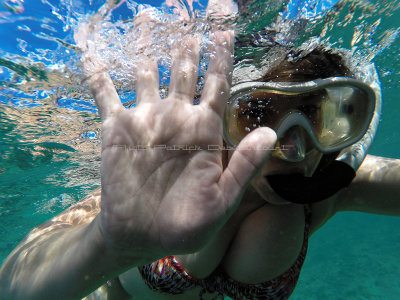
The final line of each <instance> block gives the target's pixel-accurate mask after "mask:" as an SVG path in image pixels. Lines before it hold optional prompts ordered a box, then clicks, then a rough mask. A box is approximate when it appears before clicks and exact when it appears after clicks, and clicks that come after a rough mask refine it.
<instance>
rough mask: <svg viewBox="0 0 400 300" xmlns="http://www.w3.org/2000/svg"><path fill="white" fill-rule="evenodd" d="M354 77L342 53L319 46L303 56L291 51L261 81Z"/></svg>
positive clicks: (299, 80)
mask: <svg viewBox="0 0 400 300" xmlns="http://www.w3.org/2000/svg"><path fill="white" fill-rule="evenodd" d="M334 76H339V77H353V73H352V72H351V71H350V70H349V68H348V67H347V66H346V65H345V63H344V61H343V58H342V56H341V55H340V54H338V53H334V52H332V50H327V49H324V48H323V47H318V48H316V49H314V50H313V51H311V52H310V53H308V54H307V55H305V56H302V52H301V51H300V52H299V51H297V52H295V51H291V52H289V53H288V55H287V56H286V58H285V59H284V60H283V61H282V63H280V64H279V65H277V66H275V67H274V68H272V69H270V70H269V71H268V72H267V73H266V74H265V75H264V76H263V77H262V78H260V79H259V81H265V82H268V81H279V82H303V81H310V80H314V79H319V78H321V79H322V78H327V77H334Z"/></svg>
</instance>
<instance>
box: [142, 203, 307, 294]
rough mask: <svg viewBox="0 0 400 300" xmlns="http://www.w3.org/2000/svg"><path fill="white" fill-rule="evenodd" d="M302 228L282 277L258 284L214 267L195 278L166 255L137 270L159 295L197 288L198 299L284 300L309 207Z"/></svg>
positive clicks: (294, 276) (295, 271)
mask: <svg viewBox="0 0 400 300" xmlns="http://www.w3.org/2000/svg"><path fill="white" fill-rule="evenodd" d="M304 211H305V226H304V239H303V245H302V248H301V251H300V254H299V256H298V257H297V259H296V261H295V262H294V264H293V265H292V266H291V267H290V268H289V269H288V270H287V271H286V272H284V273H283V274H282V275H280V276H279V277H276V278H274V279H272V280H269V281H266V282H262V283H259V284H245V283H241V282H238V281H235V280H233V279H231V278H229V277H228V276H227V275H226V274H225V273H224V271H223V270H221V269H220V268H218V269H217V270H216V271H214V272H213V273H212V274H211V275H210V276H209V277H207V278H205V279H197V278H194V277H193V276H191V275H190V274H188V273H187V272H186V271H185V269H184V268H183V267H182V266H181V265H180V264H179V263H178V261H177V260H176V259H175V257H174V256H168V257H165V258H162V259H160V260H158V261H155V262H153V263H151V264H149V265H145V266H142V267H139V272H140V274H141V275H142V277H143V279H144V281H145V282H146V284H147V286H148V287H149V288H150V289H151V290H153V291H157V292H160V293H168V294H182V293H184V292H185V291H186V290H190V289H193V288H195V287H200V288H201V289H202V290H201V292H200V299H202V295H203V294H204V293H218V297H219V298H220V299H224V295H226V296H229V297H230V298H232V299H235V300H236V299H238V300H239V299H260V300H261V299H264V300H277V299H279V300H282V299H288V298H289V297H290V295H291V294H292V293H293V290H294V288H295V286H296V284H297V281H298V278H299V275H300V270H301V268H302V266H303V262H304V259H305V256H306V253H307V247H308V237H309V233H310V224H311V207H310V206H308V205H305V206H304Z"/></svg>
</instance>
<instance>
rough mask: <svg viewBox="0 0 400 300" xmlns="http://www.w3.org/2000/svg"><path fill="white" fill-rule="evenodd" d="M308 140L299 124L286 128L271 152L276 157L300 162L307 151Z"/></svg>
mask: <svg viewBox="0 0 400 300" xmlns="http://www.w3.org/2000/svg"><path fill="white" fill-rule="evenodd" d="M309 145H310V141H309V139H308V138H307V133H306V132H305V130H304V129H302V128H301V127H299V126H295V127H292V128H290V129H288V130H287V131H286V132H285V133H284V134H283V135H282V137H280V138H279V140H278V142H277V149H276V150H275V151H274V152H273V153H272V155H273V156H274V157H276V158H279V159H282V160H285V161H289V162H300V161H302V160H303V159H304V158H305V157H306V155H307V152H308V150H309V149H308V148H309Z"/></svg>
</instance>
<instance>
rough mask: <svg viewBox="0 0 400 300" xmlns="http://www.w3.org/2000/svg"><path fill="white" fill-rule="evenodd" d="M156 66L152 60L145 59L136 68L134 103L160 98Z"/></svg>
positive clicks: (153, 100)
mask: <svg viewBox="0 0 400 300" xmlns="http://www.w3.org/2000/svg"><path fill="white" fill-rule="evenodd" d="M158 77H159V76H158V66H157V63H156V62H155V61H154V60H151V59H145V60H143V61H142V63H141V64H140V65H139V66H137V69H136V82H135V86H136V103H137V104H139V103H141V102H155V101H159V100H160V93H159V78H158Z"/></svg>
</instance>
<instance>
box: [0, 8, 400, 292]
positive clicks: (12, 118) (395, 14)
mask: <svg viewBox="0 0 400 300" xmlns="http://www.w3.org/2000/svg"><path fill="white" fill-rule="evenodd" d="M239 2H240V3H243V2H246V1H239ZM168 3H169V4H170V5H166V4H165V3H164V2H163V1H155V0H152V1H150V0H149V1H138V2H134V1H131V0H127V1H119V0H112V1H105V0H85V1H83V0H82V1H81V0H59V1H56V0H0V41H1V42H0V45H1V47H0V84H1V90H0V225H1V226H0V235H1V240H0V262H1V261H2V260H3V259H4V258H5V257H6V256H7V255H8V253H9V252H10V251H11V250H12V249H13V248H14V247H15V246H16V244H17V243H18V242H19V241H20V240H21V239H22V237H23V236H24V235H25V234H26V233H27V232H28V231H29V229H30V228H32V227H33V226H35V225H38V224H39V223H41V222H43V221H45V220H47V219H49V218H50V217H51V216H53V215H54V214H56V213H58V212H60V211H61V210H63V209H64V208H65V207H68V206H69V205H70V204H71V203H74V202H76V201H78V200H79V199H80V198H81V197H83V196H84V195H86V194H87V193H88V192H89V191H90V190H92V189H94V188H95V187H97V186H98V185H99V163H100V159H99V148H100V147H99V146H100V141H99V136H100V120H99V118H98V116H97V114H96V112H97V110H96V108H95V105H94V102H93V100H92V98H91V96H90V94H89V92H88V89H87V86H86V83H85V75H84V74H83V72H82V70H81V57H82V55H84V50H85V49H84V47H89V48H90V47H92V48H91V49H95V50H96V51H97V52H98V53H99V56H100V57H101V59H102V63H103V64H104V65H105V66H107V69H108V71H109V72H110V73H111V75H112V78H113V80H114V82H115V84H116V86H117V89H118V92H119V94H120V96H121V99H122V101H123V102H126V103H128V104H131V101H133V100H134V97H135V94H134V85H133V84H132V82H133V79H134V72H133V71H132V70H133V68H134V66H135V65H136V63H137V59H138V57H140V55H147V56H151V57H153V58H155V59H157V60H158V61H159V64H160V75H161V83H162V84H167V83H168V76H169V65H170V54H171V51H172V50H171V49H173V47H174V45H176V44H177V43H179V42H180V41H181V40H182V39H183V38H184V37H185V36H187V35H196V36H198V37H200V38H201V39H202V59H201V72H202V73H204V70H205V69H206V67H207V59H208V57H207V52H206V49H207V46H208V44H209V40H208V32H209V31H210V29H211V28H213V27H216V26H234V27H235V30H236V33H237V36H238V39H237V47H236V50H235V51H236V70H237V71H238V70H246V72H247V71H248V73H246V74H250V75H249V76H250V78H251V76H253V77H257V76H258V72H261V71H260V70H265V69H266V68H268V66H269V65H271V64H273V63H274V59H276V58H277V57H279V56H280V55H282V53H284V52H285V51H287V49H289V48H291V47H300V46H302V47H305V46H304V45H308V44H311V43H316V42H318V43H321V42H325V43H329V44H330V45H331V46H332V47H334V48H345V49H348V50H350V51H351V52H352V54H353V57H354V58H355V61H364V62H373V63H375V64H376V67H377V70H378V72H379V74H380V79H381V83H382V92H383V101H384V104H383V114H382V121H381V125H380V129H379V131H378V135H377V137H376V140H375V144H374V146H373V148H372V150H371V151H372V153H373V154H376V155H382V156H389V157H395V158H400V146H399V145H400V133H399V131H398V128H399V126H400V118H398V113H399V98H398V95H399V94H400V51H399V48H400V38H399V32H400V2H399V1H397V0H392V1H378V0H371V1H366V0H364V1H335V0H322V1H305V0H304V1H303V0H300V1H280V0H274V1H255V0H252V1H247V2H246V5H244V6H242V7H240V14H239V15H238V16H236V18H235V19H229V18H227V19H223V20H216V19H215V18H213V16H209V17H207V16H206V14H205V7H206V5H207V1H203V0H201V1H168ZM144 11H146V15H147V16H151V17H150V20H148V19H147V20H146V21H148V22H147V23H145V22H139V21H138V20H140V19H139V18H138V17H137V16H138V15H140V14H142V13H143V12H144ZM85 26H86V27H85ZM82 28H90V30H89V31H85V32H83V31H82ZM146 30H147V31H146ZM143 32H151V35H146V36H145V35H143V34H142V33H143ZM149 37H151V38H149ZM271 46H276V47H271ZM93 47H94V48H93ZM240 76H241V75H240V72H236V73H235V78H236V80H240ZM199 87H201V81H200V82H199ZM371 224H376V226H371ZM399 225H400V224H399V221H398V219H395V218H383V217H373V216H368V217H366V216H364V215H356V214H349V216H344V217H340V218H336V219H334V220H333V221H332V222H331V223H329V224H328V225H327V227H326V229H324V230H323V231H322V232H321V233H319V234H318V235H317V236H316V237H315V239H313V240H312V245H311V247H310V255H309V256H308V258H307V262H306V265H305V268H304V270H303V273H302V279H301V281H300V283H299V287H298V289H297V290H296V293H295V295H294V296H293V298H294V299H322V298H323V299H400V281H399V279H398V278H399V277H400V269H399V268H400V267H399V266H400V259H399V258H398V255H397V254H395V253H399V251H400V235H399V233H398V230H397V229H396V228H399V227H398V226H399ZM347 226H351V228H349V231H348V230H347V228H348V227H347ZM379 228H380V230H379ZM366 230H367V231H368V232H367V233H366ZM349 245H350V246H349ZM376 249H380V251H375V250H376ZM339 254H340V255H339ZM376 261H378V263H375V264H374V263H373V262H376ZM327 270H329V272H330V273H332V276H331V277H329V274H328V275H327V274H326V273H327ZM329 272H328V273H329ZM350 274H352V275H350ZM377 274H378V276H377ZM326 276H328V277H326ZM319 277H321V278H324V279H323V280H322V283H321V282H319V281H318V280H317V278H319ZM349 281H351V282H352V283H351V284H350V283H349ZM305 295H307V297H306V296H305ZM309 295H320V296H321V297H317V296H315V297H314V296H312V297H311V298H310V296H309ZM322 296H323V297H322Z"/></svg>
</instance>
